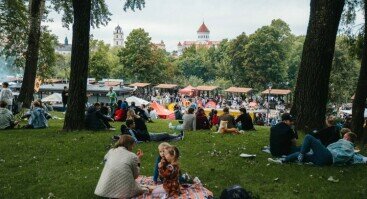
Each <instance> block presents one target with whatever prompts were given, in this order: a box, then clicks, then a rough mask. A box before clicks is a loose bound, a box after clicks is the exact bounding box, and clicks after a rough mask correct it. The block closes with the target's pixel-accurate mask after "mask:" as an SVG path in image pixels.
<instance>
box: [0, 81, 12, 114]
mask: <svg viewBox="0 0 367 199" xmlns="http://www.w3.org/2000/svg"><path fill="white" fill-rule="evenodd" d="M2 85H3V88H2V89H1V92H0V101H4V102H6V104H7V108H8V109H9V110H10V111H12V107H13V98H14V96H13V92H12V91H11V90H10V89H9V83H8V82H3V84H2Z"/></svg>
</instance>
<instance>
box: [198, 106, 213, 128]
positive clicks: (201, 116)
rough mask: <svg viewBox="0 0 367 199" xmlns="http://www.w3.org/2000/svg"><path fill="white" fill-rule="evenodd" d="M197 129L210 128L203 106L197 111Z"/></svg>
mask: <svg viewBox="0 0 367 199" xmlns="http://www.w3.org/2000/svg"><path fill="white" fill-rule="evenodd" d="M196 129H198V130H199V129H210V124H209V120H208V118H207V117H206V115H205V112H204V109H202V108H199V109H198V112H197V113H196Z"/></svg>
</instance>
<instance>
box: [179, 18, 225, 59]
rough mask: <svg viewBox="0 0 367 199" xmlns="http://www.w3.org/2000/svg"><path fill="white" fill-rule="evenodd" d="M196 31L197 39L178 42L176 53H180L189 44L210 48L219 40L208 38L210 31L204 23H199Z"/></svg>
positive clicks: (217, 43) (216, 44)
mask: <svg viewBox="0 0 367 199" xmlns="http://www.w3.org/2000/svg"><path fill="white" fill-rule="evenodd" d="M196 32H197V40H196V41H183V42H182V43H181V42H178V44H177V53H178V54H179V55H181V54H182V52H183V50H184V49H185V48H188V47H190V46H195V47H196V48H210V47H217V46H218V45H219V43H220V41H211V40H210V31H209V29H208V27H206V25H205V23H204V22H203V24H201V26H200V27H199V29H198V31H196Z"/></svg>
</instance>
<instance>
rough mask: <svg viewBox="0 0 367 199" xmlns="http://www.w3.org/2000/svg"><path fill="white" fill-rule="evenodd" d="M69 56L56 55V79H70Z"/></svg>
mask: <svg viewBox="0 0 367 199" xmlns="http://www.w3.org/2000/svg"><path fill="white" fill-rule="evenodd" d="M70 61H71V57H70V55H62V54H58V53H56V67H55V68H56V77H58V78H62V79H69V78H70V64H71V63H70Z"/></svg>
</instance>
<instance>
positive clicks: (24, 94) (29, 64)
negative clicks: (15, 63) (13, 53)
mask: <svg viewBox="0 0 367 199" xmlns="http://www.w3.org/2000/svg"><path fill="white" fill-rule="evenodd" d="M44 8H45V0H32V1H30V2H29V13H30V15H29V30H28V47H27V53H26V62H25V68H24V75H23V83H22V87H21V88H20V93H19V98H18V101H19V102H22V103H23V107H26V108H28V107H29V106H30V105H31V102H32V99H33V93H34V84H35V80H36V73H37V65H38V54H39V40H40V37H41V19H42V15H43V11H44Z"/></svg>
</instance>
